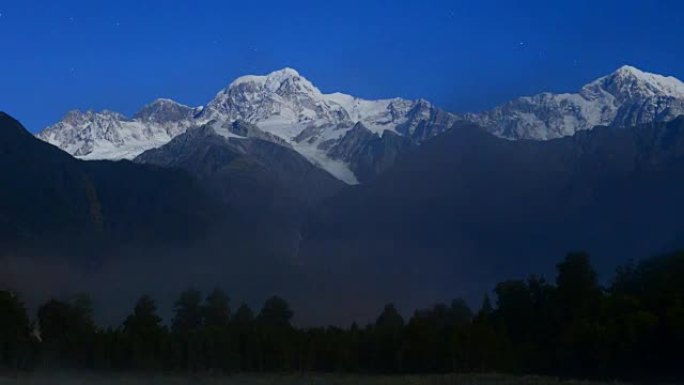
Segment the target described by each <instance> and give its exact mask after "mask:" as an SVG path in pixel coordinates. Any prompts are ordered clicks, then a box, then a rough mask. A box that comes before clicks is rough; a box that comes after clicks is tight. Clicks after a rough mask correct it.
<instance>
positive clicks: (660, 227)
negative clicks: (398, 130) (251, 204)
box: [302, 117, 684, 308]
mask: <svg viewBox="0 0 684 385" xmlns="http://www.w3.org/2000/svg"><path fill="white" fill-rule="evenodd" d="M682 196H684V118H682V117H680V118H678V119H676V120H674V121H671V122H669V123H655V124H649V125H643V126H638V127H631V128H618V127H612V128H608V127H597V128H596V129H594V130H590V131H586V132H580V133H578V134H576V135H575V136H573V137H567V138H562V139H556V140H550V141H546V142H538V141H509V140H504V139H500V138H496V137H494V136H492V135H490V134H488V133H486V132H485V131H483V130H481V129H480V128H479V127H477V126H473V125H458V126H454V128H453V129H452V130H450V131H449V132H447V133H445V134H443V135H441V136H438V137H436V138H434V139H432V140H431V141H428V142H426V143H424V144H423V145H422V146H420V147H419V148H418V149H417V150H416V151H413V152H412V153H409V154H407V155H406V156H405V157H403V158H401V159H400V160H399V161H398V163H397V164H396V166H395V167H394V168H392V169H390V170H388V171H387V172H386V173H384V174H383V175H380V176H379V177H378V179H377V180H376V181H375V182H372V183H369V184H366V185H362V186H358V187H357V188H355V189H353V190H351V191H349V192H348V193H347V194H343V195H340V196H338V197H336V198H335V199H333V200H331V201H329V202H327V203H326V204H325V205H324V207H323V208H322V209H321V210H319V212H318V215H317V216H316V217H314V218H313V219H312V220H311V222H310V224H309V226H308V227H307V229H306V231H305V240H304V242H303V247H302V250H303V252H302V254H303V256H302V258H303V260H304V261H306V263H307V264H308V265H309V266H310V267H311V268H312V269H314V270H317V271H319V272H321V274H322V275H324V276H325V277H326V278H321V284H320V286H321V288H320V290H321V292H325V288H331V287H333V286H334V285H341V286H345V287H347V288H348V289H349V290H354V291H355V295H356V296H355V295H349V293H345V296H346V298H353V299H352V300H350V304H351V303H352V302H353V305H354V306H363V305H361V304H360V303H359V301H358V298H359V296H362V297H363V298H364V300H367V301H369V302H372V301H371V300H370V299H369V296H368V295H363V293H374V294H373V295H377V296H379V297H380V298H388V297H389V293H390V292H394V297H396V298H405V299H406V300H407V301H408V303H409V304H410V305H415V303H413V301H416V300H418V299H419V298H421V297H422V298H423V301H425V300H427V299H429V298H435V297H439V296H443V295H446V294H447V293H461V294H466V295H469V296H471V298H478V297H479V296H481V294H482V292H483V291H484V290H485V289H486V288H487V287H490V286H491V284H492V282H495V281H496V279H500V278H502V277H509V276H516V275H522V274H526V273H527V272H529V271H539V272H544V271H548V270H549V269H550V268H551V267H552V261H553V260H554V258H555V257H556V256H558V255H562V254H563V253H565V252H567V251H568V250H577V249H581V250H586V251H588V252H590V253H592V255H593V256H594V258H595V261H596V264H597V266H598V268H599V271H600V272H602V273H605V272H609V271H610V269H612V268H613V266H615V265H616V264H619V263H621V262H623V261H625V260H628V259H630V258H636V257H638V256H640V255H648V254H653V253H658V252H662V251H665V250H671V249H675V248H677V247H682V246H684V237H682V235H683V234H682V230H681V229H682V228H684V227H683V226H684V216H683V215H682V213H684V201H682V199H681V197H682ZM332 266H334V268H332ZM326 272H328V274H327V275H326ZM349 282H354V284H353V285H351V284H349ZM330 290H331V293H337V292H338V290H337V289H330ZM397 291H399V292H401V294H398V293H396V292H397ZM337 299H339V300H342V298H337ZM337 303H338V305H339V306H340V307H341V308H343V307H344V306H343V305H341V304H340V303H339V302H337Z"/></svg>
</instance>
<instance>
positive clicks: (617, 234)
mask: <svg viewBox="0 0 684 385" xmlns="http://www.w3.org/2000/svg"><path fill="white" fill-rule="evenodd" d="M682 90H684V85H683V84H682V83H681V82H680V81H679V80H677V79H674V78H671V77H664V76H660V75H654V74H649V73H645V72H642V71H640V70H637V69H635V68H633V67H627V66H626V67H622V68H620V69H618V70H617V71H616V72H615V73H613V74H610V75H608V76H606V77H602V78H600V79H597V80H595V81H593V82H591V83H589V84H588V85H586V86H584V87H583V88H582V89H581V91H580V92H579V93H577V94H549V93H545V94H540V95H537V96H533V97H523V98H519V99H517V100H514V101H511V102H509V103H506V104H505V105H503V106H501V107H497V108H495V109H493V110H491V111H485V112H481V113H468V114H460V115H459V114H452V113H449V112H446V111H443V110H441V109H439V108H437V107H435V106H433V105H432V104H430V103H429V102H427V101H424V100H414V101H409V100H404V99H387V100H378V101H369V100H363V99H359V98H355V97H352V96H348V95H344V94H339V93H335V94H325V93H322V92H320V91H319V90H318V89H317V88H316V87H315V86H313V84H312V83H311V82H309V81H308V80H306V79H305V78H303V77H302V76H301V75H299V74H298V73H297V72H296V71H294V70H292V69H283V70H280V71H276V72H273V73H271V74H268V75H266V76H245V77H241V78H238V79H236V80H235V81H233V82H232V83H231V84H230V85H229V86H228V87H226V88H225V89H224V90H222V91H220V92H219V93H218V95H217V96H216V97H215V98H214V99H213V100H212V101H210V102H209V103H207V105H205V106H203V107H188V106H183V105H181V104H179V103H176V102H174V101H171V100H166V99H161V100H157V101H155V102H153V103H151V104H149V105H148V106H145V107H144V108H142V109H141V110H140V111H139V112H138V113H137V114H135V115H134V116H133V117H132V118H127V117H125V116H123V115H121V114H118V113H115V112H110V111H103V112H98V113H96V112H78V111H72V112H69V113H68V114H67V115H66V117H65V118H64V119H63V120H62V121H60V122H59V123H57V124H55V125H53V126H51V127H49V128H46V129H45V130H43V131H42V132H40V133H39V134H37V135H36V136H35V137H34V136H32V135H31V134H30V133H28V131H26V130H25V129H24V128H23V127H22V126H21V125H20V124H19V123H18V122H17V121H16V120H14V119H13V118H11V117H9V116H8V115H5V114H3V115H1V116H0V183H1V187H2V188H1V189H0V201H1V202H2V203H0V234H1V235H0V246H1V247H2V250H3V251H2V253H3V255H13V256H16V255H20V256H22V255H29V256H40V257H41V258H43V259H45V260H50V259H51V258H52V257H53V256H54V255H59V257H60V258H63V259H65V260H69V261H71V260H78V261H81V262H78V263H77V265H78V264H80V263H82V262H83V261H85V266H86V268H87V269H91V270H89V272H91V273H92V271H93V270H92V269H95V267H93V266H92V263H93V262H92V261H93V260H95V261H100V262H98V263H97V265H98V266H99V267H97V269H99V270H98V271H101V273H99V275H96V276H97V277H98V279H96V280H92V281H91V282H90V285H92V287H95V288H99V289H102V290H104V289H103V288H106V287H111V285H108V282H109V284H111V282H110V281H111V280H112V279H113V278H112V277H113V276H115V274H114V273H112V271H117V272H118V274H120V276H125V277H126V280H128V281H131V282H136V283H135V284H131V285H130V286H133V285H135V286H136V287H135V290H133V289H131V291H132V292H135V293H138V292H140V291H141V290H142V291H146V290H147V288H151V289H150V290H152V289H153V288H155V287H158V286H159V284H160V283H159V282H156V281H154V280H153V281H154V282H153V281H150V280H149V279H147V277H148V276H150V275H151V274H156V275H157V276H164V277H167V278H166V279H165V280H164V282H165V284H166V285H167V287H168V286H172V287H174V288H175V286H173V285H185V284H192V285H195V284H199V285H211V284H213V285H233V286H231V288H230V289H231V290H235V291H236V292H239V290H240V288H245V287H247V288H251V289H252V291H253V292H254V291H260V292H261V293H263V294H264V295H267V294H268V293H273V292H278V293H280V294H282V295H286V296H288V297H289V298H291V299H292V301H293V304H294V305H295V307H297V308H298V309H303V311H302V313H304V314H309V317H310V319H309V321H325V322H347V321H351V320H353V319H356V320H360V319H364V315H368V314H374V312H375V310H376V309H377V307H378V306H380V304H382V303H383V302H388V301H392V300H397V299H398V298H399V299H401V301H402V303H400V305H405V306H407V307H415V306H418V305H422V304H424V303H425V302H428V301H435V300H442V299H447V297H453V296H466V297H467V298H469V299H470V300H479V299H480V298H481V297H480V296H481V295H482V293H483V292H485V291H486V290H488V289H491V287H490V285H491V284H492V283H493V282H497V281H500V280H501V279H504V278H510V277H514V276H517V275H518V274H522V273H528V272H529V271H535V270H536V271H539V272H540V273H544V272H548V271H550V270H551V269H552V266H551V264H552V262H553V261H556V260H557V259H558V258H559V257H560V256H561V255H562V254H564V253H565V252H567V251H569V250H574V249H581V250H586V251H588V252H590V253H592V255H594V256H595V261H596V264H597V266H598V267H599V271H600V272H607V271H608V270H610V269H612V268H614V267H615V265H616V264H619V263H623V262H625V261H627V260H629V259H631V258H636V257H642V256H644V255H649V254H653V253H659V252H663V251H667V250H672V249H676V248H679V247H684V233H682V231H681V230H680V229H682V228H684V227H683V225H684V222H683V221H684V220H683V219H682V218H684V217H682V216H681V215H680V213H682V212H684V203H682V201H681V199H680V197H681V196H682V195H683V194H684V182H682V181H684V178H683V177H684V118H682V117H677V116H678V115H681V114H682V113H684V109H683V106H684V92H682ZM39 139H41V140H39ZM46 142H47V143H46ZM48 143H51V144H54V146H51V145H49V144H48ZM72 155H73V156H72ZM70 263H71V262H70ZM20 266H21V264H20ZM172 266H175V268H174V267H172ZM174 269H175V270H174ZM6 270H7V269H6ZM17 271H19V270H17ZM32 274H33V270H32V269H28V270H27V271H24V272H23V273H21V272H18V273H15V277H19V278H14V280H15V281H16V282H29V280H30V279H31V277H32ZM193 274H194V275H193ZM189 276H192V277H194V278H188V277H189ZM21 277H23V278H21ZM134 277H138V278H137V279H134ZM228 277H230V278H228ZM77 281H78V280H74V279H72V280H69V282H70V284H73V285H77V283H78V282H77ZM116 287H118V288H121V286H116ZM120 292H121V289H119V290H114V289H110V295H111V296H114V297H116V296H119V295H120ZM255 295H256V294H255Z"/></svg>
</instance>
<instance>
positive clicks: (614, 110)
mask: <svg viewBox="0 0 684 385" xmlns="http://www.w3.org/2000/svg"><path fill="white" fill-rule="evenodd" d="M681 114H684V83H682V82H681V81H680V80H679V79H677V78H674V77H671V76H662V75H657V74H653V73H649V72H645V71H642V70H640V69H638V68H636V67H633V66H629V65H625V66H622V67H620V68H619V69H617V70H616V71H615V72H613V73H611V74H609V75H606V76H603V77H600V78H598V79H596V80H594V81H592V82H590V83H588V84H587V85H585V86H584V87H582V89H581V90H580V91H579V92H578V93H565V94H552V93H542V94H538V95H535V96H531V97H522V98H518V99H515V100H513V101H510V102H508V103H506V104H504V105H502V106H500V107H497V108H494V109H493V110H491V111H487V112H484V113H481V114H469V115H468V119H470V120H471V121H474V122H476V123H478V124H481V125H483V126H484V127H487V128H488V129H489V130H490V131H491V132H492V133H494V134H495V135H498V136H501V137H504V138H508V139H537V140H546V139H553V138H558V137H562V136H568V135H574V134H575V133H576V132H577V131H581V130H589V129H592V128H594V127H595V126H604V125H607V126H635V125H638V124H643V123H650V122H653V121H666V120H670V119H673V118H675V117H677V116H678V115H681Z"/></svg>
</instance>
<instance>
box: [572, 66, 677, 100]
mask: <svg viewBox="0 0 684 385" xmlns="http://www.w3.org/2000/svg"><path fill="white" fill-rule="evenodd" d="M596 88H600V89H603V90H605V91H607V92H609V93H610V94H612V95H614V96H616V97H618V98H631V97H639V96H641V97H652V96H666V97H675V98H684V83H682V81H680V80H679V79H677V78H675V77H672V76H663V75H658V74H654V73H650V72H645V71H642V70H640V69H638V68H636V67H633V66H629V65H624V66H622V67H620V68H618V69H617V70H616V71H615V72H613V73H612V74H610V75H608V76H604V77H601V78H598V79H596V80H595V81H593V82H591V83H589V84H587V85H586V86H585V87H584V89H586V90H592V89H596Z"/></svg>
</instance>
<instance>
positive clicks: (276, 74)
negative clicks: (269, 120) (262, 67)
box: [227, 67, 320, 93]
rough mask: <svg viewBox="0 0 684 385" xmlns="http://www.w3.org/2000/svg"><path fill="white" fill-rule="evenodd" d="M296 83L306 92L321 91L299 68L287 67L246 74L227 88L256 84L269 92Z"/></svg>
mask: <svg viewBox="0 0 684 385" xmlns="http://www.w3.org/2000/svg"><path fill="white" fill-rule="evenodd" d="M287 83H290V84H296V85H297V86H298V87H297V89H299V90H301V91H305V92H314V93H320V91H319V90H318V88H316V87H315V86H314V85H313V84H312V83H311V82H310V81H309V80H308V79H306V78H305V77H303V76H301V75H300V74H299V72H297V70H295V69H293V68H290V67H285V68H282V69H279V70H276V71H273V72H271V73H269V74H266V75H245V76H240V77H239V78H237V79H235V80H234V81H233V82H232V83H230V85H229V86H228V88H227V90H232V89H236V88H243V87H251V86H256V87H257V88H263V89H265V90H267V91H269V92H276V91H277V90H278V89H279V88H280V87H281V86H282V85H284V84H287Z"/></svg>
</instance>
